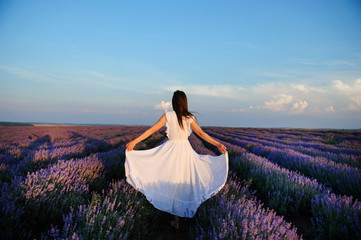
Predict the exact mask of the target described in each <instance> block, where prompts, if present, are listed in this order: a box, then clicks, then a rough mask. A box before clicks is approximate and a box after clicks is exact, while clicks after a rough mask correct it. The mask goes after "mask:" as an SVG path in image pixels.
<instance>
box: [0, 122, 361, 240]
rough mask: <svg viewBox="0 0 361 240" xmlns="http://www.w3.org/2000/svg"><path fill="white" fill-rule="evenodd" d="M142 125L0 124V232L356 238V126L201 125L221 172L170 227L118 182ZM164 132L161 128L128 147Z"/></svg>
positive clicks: (206, 149) (359, 143)
mask: <svg viewBox="0 0 361 240" xmlns="http://www.w3.org/2000/svg"><path fill="white" fill-rule="evenodd" d="M146 129H147V127H132V126H121V127H114V126H101V127H98V126H96V127H95V126H86V127H85V126H84V127H83V126H82V127H80V126H36V127H35V126H22V127H0V238H2V239H361V203H360V201H359V199H361V131H348V130H309V129H255V128H250V129H248V128H217V127H206V128H204V130H205V132H207V133H208V134H209V135H211V136H212V137H214V138H215V139H217V140H218V141H220V142H222V143H223V144H225V145H226V147H227V149H228V151H229V164H230V172H229V178H228V181H227V184H226V185H225V187H224V188H223V189H222V190H221V192H220V193H218V194H217V195H216V196H214V197H213V198H211V199H209V200H207V201H206V202H205V203H203V204H202V205H201V207H200V208H199V209H198V212H197V214H196V215H195V217H194V218H192V219H182V220H181V231H179V232H175V231H173V230H172V228H171V227H170V226H169V221H170V220H171V219H172V216H171V215H170V214H167V213H164V212H161V211H158V210H156V209H155V208H153V207H152V205H151V204H150V203H149V202H148V201H147V200H146V199H145V197H144V196H143V195H142V194H141V193H139V192H137V191H136V190H134V189H133V188H132V187H131V186H130V185H129V184H127V183H126V182H125V173H124V160H125V159H124V151H125V144H126V143H127V142H128V141H130V140H132V139H133V138H135V137H136V136H138V135H139V134H140V133H141V132H143V131H144V130H146ZM164 141H166V136H165V129H162V130H161V131H159V132H157V133H156V134H154V135H153V136H151V137H149V138H148V139H146V140H145V141H143V142H142V143H140V144H138V145H137V146H136V148H137V149H147V148H152V147H154V146H157V145H159V144H161V143H162V142H164ZM190 142H191V144H192V146H193V148H194V149H195V151H196V152H198V153H199V154H212V155H217V154H219V152H218V151H217V149H215V148H214V147H213V146H211V145H209V144H208V143H206V142H204V141H202V140H201V139H200V138H198V137H197V136H196V135H194V134H192V135H191V136H190Z"/></svg>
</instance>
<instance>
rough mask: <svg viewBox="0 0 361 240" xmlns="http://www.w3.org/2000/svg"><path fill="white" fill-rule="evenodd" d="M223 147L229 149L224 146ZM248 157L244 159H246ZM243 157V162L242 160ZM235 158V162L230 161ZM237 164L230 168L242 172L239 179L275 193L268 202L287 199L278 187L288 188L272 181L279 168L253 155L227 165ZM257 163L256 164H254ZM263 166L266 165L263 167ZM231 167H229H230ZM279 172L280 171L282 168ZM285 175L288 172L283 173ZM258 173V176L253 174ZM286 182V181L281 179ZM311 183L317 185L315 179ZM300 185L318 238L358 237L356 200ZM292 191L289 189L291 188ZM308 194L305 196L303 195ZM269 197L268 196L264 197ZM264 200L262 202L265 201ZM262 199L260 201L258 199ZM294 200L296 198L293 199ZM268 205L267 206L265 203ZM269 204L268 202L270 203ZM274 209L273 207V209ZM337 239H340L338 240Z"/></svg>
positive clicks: (359, 216) (360, 217) (360, 209)
mask: <svg viewBox="0 0 361 240" xmlns="http://www.w3.org/2000/svg"><path fill="white" fill-rule="evenodd" d="M227 148H230V149H231V148H232V145H231V146H228V147H227ZM247 155H248V158H246V157H247ZM242 157H244V159H243V160H244V161H242ZM234 159H236V160H234ZM237 160H238V163H239V165H238V166H239V168H238V169H237V166H236V167H234V169H237V170H238V173H242V172H243V173H244V174H241V175H240V176H242V177H244V178H246V179H247V177H249V178H252V180H253V181H254V183H255V184H256V185H257V189H258V190H260V191H261V192H263V193H266V192H267V194H272V193H273V194H275V195H276V196H277V192H278V193H279V194H278V198H277V197H276V198H273V200H271V199H269V201H271V202H273V203H274V202H276V203H277V201H282V199H286V200H287V199H288V198H289V195H290V194H289V193H287V192H285V191H282V190H283V188H282V184H285V183H286V189H287V190H289V189H290V188H289V187H288V186H287V185H289V184H287V181H278V182H277V181H274V179H277V178H279V177H280V176H281V174H279V173H278V172H280V169H281V168H279V167H278V166H277V165H274V164H272V163H270V162H269V161H267V160H266V159H264V158H262V157H258V156H255V155H254V154H251V153H244V154H241V155H236V156H235V157H233V158H232V159H231V166H232V165H233V164H234V163H235V162H237ZM257 163H258V164H259V165H257ZM252 164H254V165H253V166H254V168H253V169H252V168H250V166H252ZM267 165H268V166H270V167H269V168H267ZM232 167H233V166H232ZM271 169H273V171H272V170H271ZM281 170H284V168H282V169H281ZM286 172H288V170H286ZM257 173H258V174H257ZM296 175H297V174H295V173H291V174H290V175H289V177H288V178H295V177H296ZM301 177H302V178H305V179H306V182H310V181H311V180H310V179H308V178H306V177H303V176H301ZM285 179H287V178H285ZM272 182H276V184H275V185H272ZM312 182H313V183H316V184H317V182H316V181H315V180H313V181H312ZM270 183H271V184H270ZM302 185H303V183H301V187H300V188H299V190H300V191H301V192H304V193H306V195H308V198H307V199H306V198H303V199H302V200H301V199H300V201H308V202H307V209H311V211H312V221H313V222H314V225H315V226H316V228H315V232H316V233H317V234H318V237H319V238H320V239H331V238H335V236H342V238H343V239H358V238H359V236H360V235H361V229H360V220H361V204H360V202H358V200H355V201H353V199H352V197H347V196H341V195H338V196H337V195H335V194H334V193H331V192H330V191H329V190H327V189H325V188H324V187H322V185H319V184H317V185H316V186H317V187H315V188H314V189H312V185H311V188H309V187H307V185H304V186H305V188H304V190H303V187H302ZM277 187H280V189H281V191H277ZM291 189H292V188H291ZM307 193H308V194H307ZM267 197H270V198H272V196H269V195H268V196H267ZM267 197H266V199H267ZM262 199H264V198H262ZM295 199H297V197H296V198H295ZM268 204H270V203H269V202H268ZM271 204H272V203H271ZM276 209H277V207H276ZM280 210H281V211H286V212H288V211H287V209H283V210H282V208H280ZM339 238H340V237H339Z"/></svg>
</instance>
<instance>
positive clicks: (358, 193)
mask: <svg viewBox="0 0 361 240" xmlns="http://www.w3.org/2000/svg"><path fill="white" fill-rule="evenodd" d="M212 134H213V136H215V137H222V136H220V134H214V133H211V135H212ZM229 141H230V142H231V143H233V144H236V145H239V146H242V147H245V148H247V149H249V150H250V151H252V152H253V153H255V154H256V155H261V156H263V157H267V158H268V159H269V160H270V161H272V162H274V163H277V164H279V165H280V166H282V167H285V168H287V169H290V170H293V171H299V172H301V173H303V174H305V175H306V176H309V177H311V178H315V179H318V180H319V181H320V182H322V183H324V184H325V185H326V186H330V187H332V188H333V190H334V191H335V192H336V193H340V194H345V195H352V196H355V197H356V198H359V199H360V197H361V170H360V169H358V168H353V167H350V166H348V165H346V164H340V163H334V162H332V161H328V160H327V159H325V158H318V157H316V158H313V157H310V156H308V155H304V154H301V153H298V152H295V151H293V150H289V149H278V148H274V147H264V146H262V145H258V144H252V143H250V142H247V141H244V140H240V139H231V140H229Z"/></svg>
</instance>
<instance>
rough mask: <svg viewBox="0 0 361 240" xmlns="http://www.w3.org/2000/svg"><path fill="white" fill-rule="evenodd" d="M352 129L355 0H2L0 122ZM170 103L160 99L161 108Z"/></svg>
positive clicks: (357, 65) (357, 101) (360, 106)
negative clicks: (181, 95) (185, 112)
mask: <svg viewBox="0 0 361 240" xmlns="http://www.w3.org/2000/svg"><path fill="white" fill-rule="evenodd" d="M175 90H183V91H184V92H185V93H186V94H187V97H188V105H189V110H190V111H192V112H194V113H195V114H196V117H197V120H198V123H199V124H200V125H201V126H224V127H275V128H278V127H291V128H337V129H356V128H357V129H360V128H361V2H360V1H357V0H327V1H326V0H325V1H324V0H319V1H314V0H312V1H311V0H304V1H279V0H275V1H261V0H260V1H241V0H240V1H197V0H193V1H187V0H186V1H156V0H155V1H115V0H114V1H112V0H108V1H90V0H87V1H81V0H80V1H64V0H62V1H58V0H54V1H45V0H43V1H38V0H32V1H27V0H23V1H19V0H12V1H10V0H0V121H15V122H48V123H49V122H51V123H86V124H92V123H97V124H125V125H152V124H154V123H155V122H156V121H157V120H158V119H159V118H160V117H161V115H162V114H163V113H164V111H165V110H170V108H171V104H170V101H171V98H172V95H173V92H174V91H175ZM167 108H168V109H167Z"/></svg>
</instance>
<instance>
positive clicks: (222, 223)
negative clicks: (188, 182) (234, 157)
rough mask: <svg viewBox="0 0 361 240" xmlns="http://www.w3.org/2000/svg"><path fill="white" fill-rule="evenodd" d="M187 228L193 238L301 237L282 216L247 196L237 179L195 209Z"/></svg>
mask: <svg viewBox="0 0 361 240" xmlns="http://www.w3.org/2000/svg"><path fill="white" fill-rule="evenodd" d="M191 231H192V232H191V235H192V236H193V238H194V239H290V240H291V239H302V236H299V235H298V234H297V229H296V228H294V227H292V225H291V224H290V223H288V222H286V221H284V220H283V217H280V216H277V215H276V213H275V212H274V211H273V210H269V209H267V210H266V209H264V208H263V205H262V204H261V203H260V202H258V201H256V200H255V199H253V198H250V194H249V190H248V183H246V182H240V181H239V180H237V179H235V180H234V179H230V180H229V181H228V182H227V184H226V185H225V186H224V188H223V189H222V190H221V192H220V193H218V194H217V195H216V196H214V197H213V198H211V199H210V200H209V201H207V202H205V203H204V204H203V205H202V206H201V207H200V208H199V210H198V213H197V215H196V224H195V226H193V227H192V228H191Z"/></svg>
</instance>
